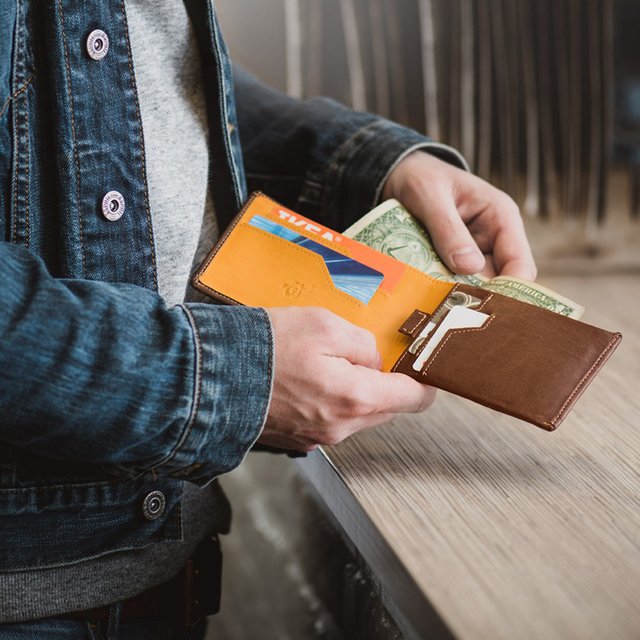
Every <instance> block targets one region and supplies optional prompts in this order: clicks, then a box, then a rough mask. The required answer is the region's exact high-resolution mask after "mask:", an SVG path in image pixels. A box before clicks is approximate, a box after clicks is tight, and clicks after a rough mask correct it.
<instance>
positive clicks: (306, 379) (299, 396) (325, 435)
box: [259, 307, 435, 451]
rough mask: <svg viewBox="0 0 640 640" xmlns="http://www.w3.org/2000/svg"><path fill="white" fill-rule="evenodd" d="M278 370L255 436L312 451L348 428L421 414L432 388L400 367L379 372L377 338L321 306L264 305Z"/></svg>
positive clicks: (345, 434)
mask: <svg viewBox="0 0 640 640" xmlns="http://www.w3.org/2000/svg"><path fill="white" fill-rule="evenodd" d="M267 311H268V313H269V316H270V318H271V324H272V327H273V333H274V340H275V375H274V383H273V393H272V397H271V405H270V407H269V414H268V416H267V422H266V425H265V428H264V431H263V433H262V435H261V436H260V440H259V441H260V442H261V443H262V444H265V445H268V446H271V447H278V448H281V449H297V450H299V451H310V450H312V449H314V448H315V447H316V446H317V445H319V444H337V443H338V442H341V441H342V440H344V439H345V438H347V437H348V436H350V435H351V434H352V433H355V432H356V431H360V430H361V429H366V428H367V427H372V426H374V425H377V424H381V423H383V422H386V421H388V420H390V419H391V418H392V417H393V416H394V414H397V413H418V412H421V411H423V410H424V409H426V408H427V407H428V406H430V405H431V403H432V402H433V399H434V396H435V389H433V388H431V387H428V386H426V385H423V384H420V383H419V382H416V381H415V380H413V379H411V378H409V377H408V376H405V375H403V374H401V373H382V372H381V371H380V370H379V369H380V361H381V358H380V355H379V353H378V350H377V347H376V341H375V337H374V336H373V334H372V333H370V332H369V331H366V330H364V329H361V328H360V327H356V326H355V325H353V324H351V323H349V322H347V321H346V320H343V319H342V318H340V317H338V316H336V315H335V314H333V313H331V312H330V311H327V310H325V309H319V308H315V307H278V308H272V309H267Z"/></svg>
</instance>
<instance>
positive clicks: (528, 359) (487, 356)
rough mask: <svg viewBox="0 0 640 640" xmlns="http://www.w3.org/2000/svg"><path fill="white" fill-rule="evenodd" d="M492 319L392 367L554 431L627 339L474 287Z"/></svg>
mask: <svg viewBox="0 0 640 640" xmlns="http://www.w3.org/2000/svg"><path fill="white" fill-rule="evenodd" d="M456 289H457V290H462V291H466V292H468V293H471V294H472V295H474V293H475V294H476V295H481V293H480V292H482V294H483V295H484V296H485V298H484V300H483V303H482V305H481V308H482V312H483V313H486V314H488V315H489V318H488V319H487V320H486V322H485V323H484V324H483V326H482V327H478V328H462V329H452V330H450V331H448V332H447V333H446V334H445V335H444V336H443V337H442V339H441V340H440V342H439V343H438V345H437V347H436V348H435V349H434V351H433V353H432V354H431V356H430V357H429V358H428V360H427V361H426V362H425V364H424V366H422V367H421V369H420V371H414V369H413V363H414V362H415V360H416V358H417V357H418V356H419V353H416V354H411V353H410V352H409V350H407V351H405V353H404V354H403V355H402V356H401V358H400V359H399V360H398V362H397V363H396V365H395V366H394V368H393V370H394V371H399V372H401V373H405V374H407V375H410V376H411V377H413V378H415V379H417V380H419V381H420V382H424V383H426V384H430V385H433V386H435V387H438V388H440V389H444V390H446V391H450V392H452V393H455V394H457V395H460V396H463V397H465V398H468V399H469V400H473V401H475V402H478V403H480V404H483V405H485V406H488V407H490V408H492V409H496V410H498V411H502V412H503V413H507V414H509V415H512V416H515V417H516V418H520V419H522V420H526V421H528V422H531V423H533V424H535V425H537V426H539V427H542V428H543V429H547V430H549V431H551V430H553V429H555V428H556V427H557V426H558V425H559V424H560V423H561V422H562V420H563V419H564V417H565V416H566V414H567V412H568V411H569V410H570V409H571V407H572V406H573V405H574V403H575V402H576V400H577V399H578V398H579V397H580V395H581V394H582V393H583V391H584V390H585V388H586V387H587V385H588V384H589V382H590V381H591V379H592V378H593V376H594V375H595V374H596V373H597V372H598V370H599V369H600V368H601V367H602V365H603V364H604V363H605V362H606V360H607V359H608V357H609V356H610V355H611V353H612V352H613V350H614V348H615V346H616V345H617V344H618V342H619V341H620V339H621V336H620V334H616V333H610V332H608V331H604V330H602V329H598V328H596V327H593V326H591V325H588V324H585V323H582V322H579V321H577V320H573V319H570V318H566V317H564V316H560V315H558V314H555V313H552V312H550V311H546V310H544V309H540V308H538V307H534V306H532V305H529V304H526V303H523V302H519V301H517V300H513V299H511V298H508V297H505V296H502V295H500V294H495V293H490V294H487V292H486V291H483V290H481V289H477V288H476V287H467V286H463V285H461V286H459V287H457V288H456Z"/></svg>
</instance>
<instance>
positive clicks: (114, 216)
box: [102, 191, 125, 222]
mask: <svg viewBox="0 0 640 640" xmlns="http://www.w3.org/2000/svg"><path fill="white" fill-rule="evenodd" d="M124 209H125V204H124V198H123V197H122V194H121V193H120V192H119V191H109V193H107V194H106V195H105V196H104V198H102V215H103V216H104V217H105V218H106V219H107V220H111V221H112V222H115V221H116V220H120V218H122V216H123V215H124Z"/></svg>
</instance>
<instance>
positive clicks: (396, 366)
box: [391, 285, 494, 374]
mask: <svg viewBox="0 0 640 640" xmlns="http://www.w3.org/2000/svg"><path fill="white" fill-rule="evenodd" d="M457 288H458V285H455V287H453V289H452V290H451V291H450V292H449V293H448V294H447V295H446V296H445V298H444V300H443V301H442V302H441V303H440V304H439V305H438V306H437V307H436V309H435V311H434V312H433V313H432V314H431V316H432V317H433V316H435V315H436V314H437V313H438V312H439V311H440V308H441V307H442V306H443V305H444V303H445V302H446V301H447V298H448V297H449V296H450V295H451V294H452V293H453V292H454V291H455V290H456V289H457ZM493 295H494V294H493V293H490V294H489V295H488V296H487V297H486V298H485V299H484V300H483V301H482V304H481V305H480V306H479V307H478V308H477V310H478V311H479V310H480V309H484V307H485V306H486V305H487V303H488V302H489V300H491V298H493ZM416 311H419V312H420V313H424V311H420V309H417V310H416ZM425 315H427V314H425ZM493 318H494V316H493V315H492V316H491V318H489V320H488V321H487V323H486V324H484V325H482V327H477V328H476V329H467V331H477V330H478V329H484V328H486V327H488V326H489V323H490V322H491V320H493ZM434 329H435V327H434ZM450 331H451V332H452V333H450V334H449V335H448V336H447V337H446V338H445V340H444V342H443V343H442V344H441V345H440V349H442V347H444V345H445V344H446V343H447V341H448V340H449V338H450V337H451V335H453V333H463V331H460V330H457V329H451V330H450ZM428 344H429V341H428V340H427V341H426V342H425V343H424V344H423V345H422V347H420V351H418V353H416V354H409V349H407V350H406V351H405V352H404V353H403V354H402V355H401V356H400V358H399V359H398V361H397V362H396V364H395V365H394V366H393V369H391V371H392V372H395V371H397V370H398V369H399V368H400V366H401V365H402V363H403V362H404V361H405V360H406V359H407V358H408V357H409V355H413V356H415V357H414V361H415V360H417V359H418V357H419V356H420V354H421V353H422V352H423V351H424V350H425V349H426V348H427V345H428ZM409 348H410V347H409ZM440 349H438V350H437V351H436V352H435V353H434V354H433V355H432V356H431V362H430V363H429V364H428V365H427V368H426V369H423V370H421V372H420V373H421V374H424V373H426V372H427V369H428V368H429V367H430V366H431V364H432V363H433V361H434V360H435V358H436V356H437V355H438V353H440Z"/></svg>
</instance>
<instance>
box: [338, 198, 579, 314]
mask: <svg viewBox="0 0 640 640" xmlns="http://www.w3.org/2000/svg"><path fill="white" fill-rule="evenodd" d="M342 235H344V236H346V237H347V238H353V239H354V240H357V241H358V242H362V244H366V245H367V246H369V247H372V248H373V249H376V250H377V251H380V252H381V253H384V254H386V255H389V256H392V257H394V258H396V259H397V260H400V261H401V262H404V263H406V264H408V265H411V266H412V267H415V268H416V269H418V270H419V271H422V272H423V273H426V274H427V275H428V276H431V277H432V278H437V279H440V280H447V281H449V282H459V283H462V284H469V285H473V286H476V287H482V288H483V289H488V290H490V291H494V292H496V293H501V294H502V295H505V296H509V297H510V298H515V299H516V300H520V301H522V302H527V303H529V304H533V305H535V306H537V307H542V308H543V309H547V310H549V311H553V312H555V313H559V314H561V315H564V316H568V317H569V318H575V319H578V318H580V317H581V316H582V314H583V313H584V307H582V306H581V305H579V304H577V303H576V302H574V301H573V300H570V299H569V298H566V297H565V296H562V295H560V294H559V293H556V292H555V291H552V290H551V289H548V288H547V287H544V286H542V285H541V284H538V283H536V282H528V281H527V280H523V279H521V278H516V277H513V276H497V277H495V278H485V277H484V276H481V275H479V274H476V275H460V274H457V273H453V272H452V271H451V270H450V269H449V268H448V267H447V266H446V265H445V264H444V262H443V261H442V260H441V259H440V256H438V254H437V252H436V250H435V249H434V247H433V244H432V242H431V238H430V237H429V234H428V233H427V232H426V230H425V229H424V227H423V226H422V225H421V224H420V223H419V222H418V221H417V220H416V219H415V218H414V217H413V216H412V215H411V214H410V213H409V212H408V211H407V210H406V209H405V208H404V207H403V206H402V205H401V204H400V203H399V202H398V201H397V200H387V201H386V202H383V203H382V204H381V205H379V206H378V207H376V208H375V209H373V210H372V211H370V212H369V213H367V215H365V216H364V217H363V218H360V220H358V221H357V222H356V223H355V224H353V225H352V226H351V227H349V228H348V229H347V230H346V231H345V232H344V233H343V234H342Z"/></svg>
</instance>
